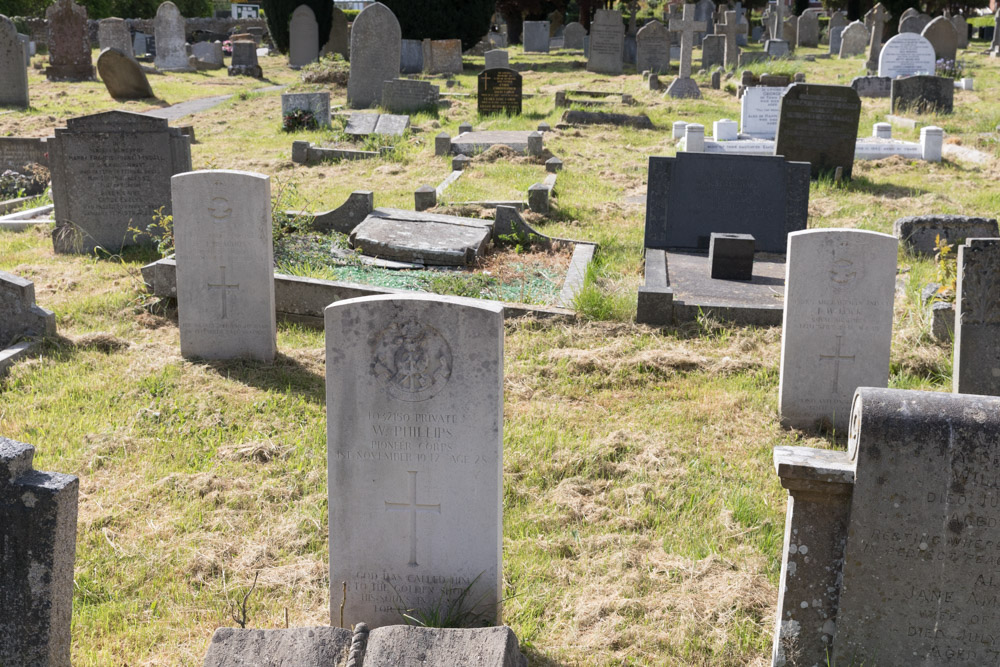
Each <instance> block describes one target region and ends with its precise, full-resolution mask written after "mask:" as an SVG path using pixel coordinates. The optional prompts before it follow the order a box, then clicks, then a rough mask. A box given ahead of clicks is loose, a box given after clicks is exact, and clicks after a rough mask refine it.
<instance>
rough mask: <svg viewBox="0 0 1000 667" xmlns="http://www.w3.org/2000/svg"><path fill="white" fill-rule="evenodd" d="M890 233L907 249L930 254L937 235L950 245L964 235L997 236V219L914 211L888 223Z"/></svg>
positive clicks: (967, 237) (998, 233) (968, 237)
mask: <svg viewBox="0 0 1000 667" xmlns="http://www.w3.org/2000/svg"><path fill="white" fill-rule="evenodd" d="M892 233H893V236H895V237H896V238H898V239H899V242H900V243H902V244H903V246H904V247H906V248H908V249H909V250H910V252H913V253H915V254H917V255H924V256H926V257H933V256H934V253H935V252H937V239H938V237H940V238H941V239H942V240H943V241H944V242H945V243H948V244H950V245H956V244H957V245H961V244H962V243H963V242H964V241H965V239H976V238H996V237H1000V230H998V229H997V221H996V220H995V219H992V218H974V217H971V216H966V215H917V216H910V217H906V218H899V219H898V220H896V222H895V223H893V225H892Z"/></svg>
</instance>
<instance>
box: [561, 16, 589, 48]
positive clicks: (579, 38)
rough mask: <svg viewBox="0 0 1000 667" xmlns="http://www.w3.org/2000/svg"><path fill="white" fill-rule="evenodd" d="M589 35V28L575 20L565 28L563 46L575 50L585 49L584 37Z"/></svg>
mask: <svg viewBox="0 0 1000 667" xmlns="http://www.w3.org/2000/svg"><path fill="white" fill-rule="evenodd" d="M586 36H587V29H586V28H584V27H583V25H581V24H579V23H577V22H575V21H574V22H573V23H570V24H569V25H568V26H566V28H565V29H563V48H564V49H572V50H574V51H582V50H583V38H584V37H586Z"/></svg>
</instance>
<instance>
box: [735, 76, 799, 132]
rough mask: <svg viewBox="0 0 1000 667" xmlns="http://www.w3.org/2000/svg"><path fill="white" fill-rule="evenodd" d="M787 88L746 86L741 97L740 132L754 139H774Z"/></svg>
mask: <svg viewBox="0 0 1000 667" xmlns="http://www.w3.org/2000/svg"><path fill="white" fill-rule="evenodd" d="M786 90H788V89H787V88H784V87H780V86H751V87H749V88H746V89H745V90H744V91H743V97H742V98H741V99H740V132H741V133H742V134H746V135H748V136H750V137H753V138H754V139H774V137H775V135H777V133H778V119H779V117H780V114H781V98H782V96H784V94H785V91H786Z"/></svg>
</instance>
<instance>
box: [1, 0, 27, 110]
mask: <svg viewBox="0 0 1000 667" xmlns="http://www.w3.org/2000/svg"><path fill="white" fill-rule="evenodd" d="M22 49H23V47H22V46H21V41H20V40H19V39H18V38H17V28H15V27H14V23H13V22H12V21H11V20H10V19H9V18H7V17H6V16H3V15H0V107H27V106H28V71H27V69H26V68H25V66H24V57H23V56H22V55H21V53H22Z"/></svg>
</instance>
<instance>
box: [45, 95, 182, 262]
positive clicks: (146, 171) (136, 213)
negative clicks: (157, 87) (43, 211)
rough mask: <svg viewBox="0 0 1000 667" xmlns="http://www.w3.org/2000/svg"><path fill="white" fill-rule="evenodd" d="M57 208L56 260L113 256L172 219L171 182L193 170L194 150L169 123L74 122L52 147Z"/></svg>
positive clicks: (120, 116)
mask: <svg viewBox="0 0 1000 667" xmlns="http://www.w3.org/2000/svg"><path fill="white" fill-rule="evenodd" d="M46 143H47V145H48V149H49V168H50V170H51V172H52V201H53V204H54V205H55V216H54V217H55V219H56V230H55V232H54V233H53V242H54V246H55V250H56V252H67V253H76V252H78V253H84V254H90V253H92V252H93V250H94V248H95V247H97V246H100V247H102V248H104V249H105V250H107V251H109V252H117V251H119V250H121V249H122V248H123V247H125V246H128V245H134V244H137V243H144V242H148V241H149V237H148V236H146V235H145V234H139V235H136V234H134V233H133V232H131V231H129V230H130V229H145V228H146V226H147V225H149V224H151V223H152V221H153V215H154V213H155V212H156V211H157V209H159V208H161V207H162V208H163V213H164V214H165V215H169V214H170V177H171V176H173V175H174V174H178V173H181V172H185V171H190V170H191V146H190V143H189V140H188V138H187V137H186V136H184V135H182V134H181V131H180V130H179V129H177V128H171V127H168V125H167V121H166V120H164V119H162V118H153V117H151V116H145V115H143V114H137V113H131V112H128V111H106V112H103V113H99V114H94V115H92V116H82V117H79V118H70V119H69V120H68V121H66V127H65V128H56V130H55V137H54V138H49V140H48V141H47V142H46Z"/></svg>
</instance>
